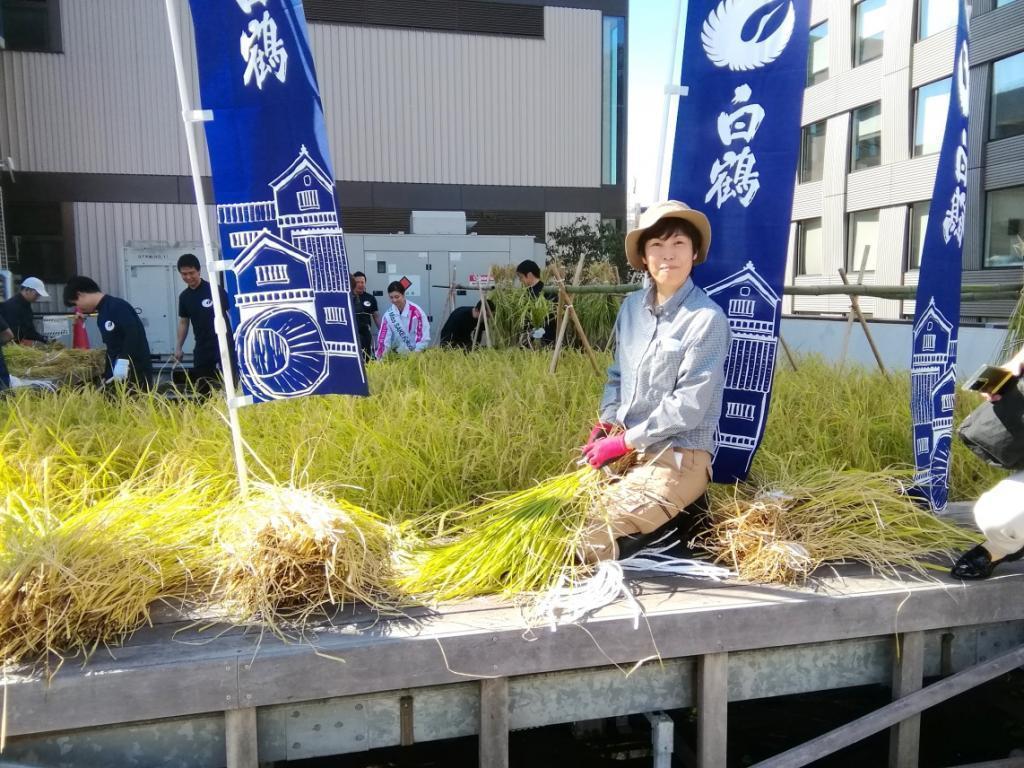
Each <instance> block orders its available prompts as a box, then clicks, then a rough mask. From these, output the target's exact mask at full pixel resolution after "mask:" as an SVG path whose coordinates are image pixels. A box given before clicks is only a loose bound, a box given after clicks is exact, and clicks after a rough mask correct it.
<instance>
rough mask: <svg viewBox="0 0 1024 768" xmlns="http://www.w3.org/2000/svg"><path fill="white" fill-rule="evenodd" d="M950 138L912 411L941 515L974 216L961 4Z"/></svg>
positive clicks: (923, 288) (929, 246)
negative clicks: (969, 217) (968, 233)
mask: <svg viewBox="0 0 1024 768" xmlns="http://www.w3.org/2000/svg"><path fill="white" fill-rule="evenodd" d="M959 5H960V11H959V19H958V22H957V32H956V52H955V55H954V59H953V77H952V78H951V83H950V88H949V110H948V111H947V113H946V132H945V135H944V136H943V139H942V151H941V152H940V153H939V167H938V170H937V171H936V174H935V187H934V189H933V191H932V201H931V205H930V206H929V207H928V223H927V225H926V227H925V232H924V249H923V251H922V253H921V272H920V276H919V279H918V284H917V302H916V305H915V308H914V309H915V311H914V350H913V357H912V361H911V369H910V380H911V394H910V408H911V414H912V416H913V421H914V463H915V465H916V468H917V472H916V474H915V476H914V486H915V493H916V494H918V495H919V496H920V497H921V498H922V499H923V500H926V501H927V502H928V505H929V506H930V507H931V508H932V509H934V510H935V511H940V510H942V509H943V508H944V507H945V506H946V500H947V497H948V496H949V469H950V452H951V450H952V441H953V405H954V401H955V399H956V345H957V334H958V331H959V327H960V275H961V265H962V263H963V242H964V219H965V213H966V209H967V125H968V117H967V112H968V95H967V94H968V82H969V73H970V60H969V58H968V50H967V48H968V30H967V13H966V9H965V8H964V0H960V3H959Z"/></svg>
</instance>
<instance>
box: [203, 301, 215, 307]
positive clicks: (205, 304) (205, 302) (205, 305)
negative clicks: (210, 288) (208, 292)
mask: <svg viewBox="0 0 1024 768" xmlns="http://www.w3.org/2000/svg"><path fill="white" fill-rule="evenodd" d="M203 306H204V307H206V308H207V309H209V308H210V307H212V306H213V299H203Z"/></svg>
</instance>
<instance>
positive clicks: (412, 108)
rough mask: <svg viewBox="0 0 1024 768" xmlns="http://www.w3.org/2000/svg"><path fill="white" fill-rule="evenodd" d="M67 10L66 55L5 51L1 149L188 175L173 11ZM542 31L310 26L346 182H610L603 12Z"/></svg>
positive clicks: (28, 163)
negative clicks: (525, 34)
mask: <svg viewBox="0 0 1024 768" xmlns="http://www.w3.org/2000/svg"><path fill="white" fill-rule="evenodd" d="M183 7H184V4H183ZM61 9H62V19H61V21H62V27H63V36H64V53H63V54H62V55H53V54H42V53H16V52H7V53H5V54H4V55H3V56H2V57H0V79H2V81H3V84H4V88H3V90H4V92H5V93H6V94H10V96H9V97H7V99H6V101H7V103H6V104H4V110H3V115H0V149H3V150H4V151H5V152H7V153H9V154H11V155H12V156H13V157H14V158H15V160H16V162H17V164H18V166H19V167H20V168H22V169H23V170H28V171H50V172H77V173H116V174H173V175H184V174H187V173H188V172H189V169H188V163H187V158H186V155H185V147H184V142H183V140H182V133H181V131H182V128H181V120H180V115H179V110H178V105H177V92H176V90H175V84H174V74H173V68H172V63H171V53H170V44H169V42H168V37H167V28H166V27H167V24H166V19H165V16H164V10H163V3H160V2H157V0H64V2H63V3H61ZM179 23H180V25H181V28H182V32H183V37H184V38H185V40H187V41H190V40H191V26H190V20H189V18H188V14H187V12H182V14H181V17H180V19H179ZM544 24H545V38H544V39H543V40H539V39H520V38H513V37H501V36H488V35H466V34H453V33H443V32H428V31H418V30H401V29H388V28H377V27H356V26H342V25H327V24H314V25H312V26H311V33H310V34H311V43H312V47H313V52H314V55H315V57H316V60H317V66H318V71H319V74H320V84H321V90H322V95H323V100H324V104H325V109H326V113H327V123H328V131H329V137H330V143H331V148H332V153H333V156H334V167H335V173H336V175H337V177H338V178H341V179H346V180H353V181H383V182H429V183H452V184H488V185H531V186H567V187H597V186H600V183H601V118H600V109H601V13H600V12H599V11H588V10H576V9H569V8H545V18H544ZM187 47H188V50H187V53H186V55H187V57H188V58H189V62H188V65H189V69H190V70H191V69H193V68H194V61H193V60H194V53H193V52H192V50H191V47H190V44H189V46H187ZM193 88H195V85H194V84H193ZM43 127H45V128H43ZM203 154H204V155H205V150H204V151H203ZM204 172H205V169H204Z"/></svg>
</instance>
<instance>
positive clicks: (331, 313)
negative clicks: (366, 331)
mask: <svg viewBox="0 0 1024 768" xmlns="http://www.w3.org/2000/svg"><path fill="white" fill-rule="evenodd" d="M324 318H325V319H326V320H327V323H328V325H348V320H346V319H345V308H344V307H324Z"/></svg>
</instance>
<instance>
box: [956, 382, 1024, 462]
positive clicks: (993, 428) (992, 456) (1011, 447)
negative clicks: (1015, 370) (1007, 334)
mask: <svg viewBox="0 0 1024 768" xmlns="http://www.w3.org/2000/svg"><path fill="white" fill-rule="evenodd" d="M959 434H960V439H961V440H963V441H964V445H966V446H967V447H968V448H970V449H971V450H972V451H973V452H974V453H975V454H977V455H978V456H979V457H980V458H982V459H984V460H985V461H987V462H988V463H989V464H994V465H995V466H997V467H1002V468H1003V469H1014V470H1019V469H1024V378H1018V379H1017V380H1016V382H1015V383H1014V384H1011V385H1010V386H1008V387H1007V388H1006V391H1004V392H1003V394H1002V397H1001V398H1000V399H999V400H998V401H996V402H994V403H982V404H981V405H979V406H978V407H977V408H975V409H974V410H973V411H971V414H970V415H969V416H968V417H967V418H966V419H964V420H963V423H962V424H961V425H960V430H959Z"/></svg>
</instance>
